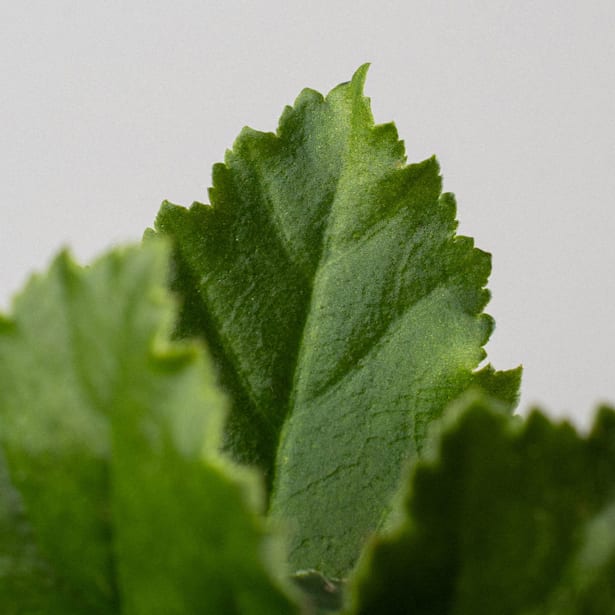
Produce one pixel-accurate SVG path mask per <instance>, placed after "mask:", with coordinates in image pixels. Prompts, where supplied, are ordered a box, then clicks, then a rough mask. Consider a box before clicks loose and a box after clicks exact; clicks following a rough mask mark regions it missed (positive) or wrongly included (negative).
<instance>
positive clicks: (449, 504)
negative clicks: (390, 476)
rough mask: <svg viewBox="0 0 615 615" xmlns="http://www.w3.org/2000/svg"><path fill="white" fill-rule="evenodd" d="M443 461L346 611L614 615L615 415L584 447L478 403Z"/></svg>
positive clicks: (429, 471) (564, 426)
mask: <svg viewBox="0 0 615 615" xmlns="http://www.w3.org/2000/svg"><path fill="white" fill-rule="evenodd" d="M436 450H437V451H438V452H437V454H436V455H435V456H434V457H433V458H431V459H430V460H426V461H422V462H420V463H419V464H417V466H416V468H415V470H414V472H413V474H412V476H411V482H410V489H409V494H408V497H407V500H406V513H407V516H406V518H405V520H404V522H403V524H402V525H401V526H400V527H398V528H397V530H396V531H395V532H393V533H391V534H389V535H382V536H379V537H376V538H374V539H373V540H372V543H371V545H370V547H369V548H368V550H367V551H366V554H365V556H364V558H363V559H362V561H361V564H360V566H359V567H358V569H357V571H356V573H355V577H354V578H353V579H352V581H351V590H350V594H351V595H352V605H351V607H350V608H349V609H348V611H347V612H349V613H353V614H354V615H357V614H361V615H367V614H372V613H373V614H377V613H378V614H380V613H390V614H392V615H394V614H396V613H399V614H402V613H404V614H405V613H415V614H416V615H423V614H424V615H428V614H429V615H439V614H442V615H445V614H446V615H453V614H455V615H465V614H468V615H469V614H472V615H482V614H484V615H487V614H489V615H492V614H493V613H498V615H530V614H531V615H538V614H539V613H540V614H543V615H546V614H547V613H549V614H550V615H555V613H558V614H559V613H570V614H571V615H572V613H575V614H576V613H596V615H598V613H610V612H612V608H613V607H612V605H613V604H614V602H613V589H612V579H613V576H612V574H613V572H614V571H615V569H614V564H615V541H614V540H612V536H613V534H609V532H613V531H614V530H615V525H614V522H615V517H614V515H613V510H614V509H613V507H614V505H615V504H614V502H615V499H614V497H615V483H614V481H613V476H615V413H614V412H613V411H612V410H608V409H603V410H602V411H601V412H600V414H599V415H598V417H597V419H596V422H595V425H594V428H593V430H592V432H591V433H590V434H589V435H588V436H587V437H585V438H584V437H582V436H580V435H579V434H578V433H577V432H576V431H575V430H574V429H573V428H572V427H571V426H570V425H569V424H568V423H561V424H554V423H552V422H550V421H549V420H548V419H547V418H545V417H544V415H542V414H541V413H539V412H538V411H534V412H533V413H532V414H531V415H530V416H529V417H528V419H527V420H526V421H518V420H515V419H514V418H511V417H509V416H507V415H506V414H505V413H503V412H501V408H500V406H499V405H498V404H493V403H491V402H488V401H487V400H486V399H484V398H480V397H475V398H474V399H472V400H471V401H467V400H466V406H465V408H463V409H458V411H457V412H453V417H452V418H451V419H450V422H448V423H447V425H446V427H445V428H444V429H443V431H442V433H441V436H440V440H439V446H438V447H436ZM564 605H566V608H563V609H560V607H563V606H564ZM589 605H594V606H593V607H592V608H593V610H591V609H590V610H584V608H585V606H589ZM595 605H601V606H602V607H606V606H608V609H606V610H600V608H595ZM582 606H583V608H581V607H582ZM609 609H610V610H609Z"/></svg>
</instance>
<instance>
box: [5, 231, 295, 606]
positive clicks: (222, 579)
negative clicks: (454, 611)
mask: <svg viewBox="0 0 615 615" xmlns="http://www.w3.org/2000/svg"><path fill="white" fill-rule="evenodd" d="M168 256H169V252H168V250H167V249H166V246H165V245H162V244H161V242H150V243H149V244H148V245H147V246H146V247H144V248H131V249H126V250H118V251H114V252H111V253H110V254H108V255H107V256H105V257H104V258H102V259H100V260H99V261H97V262H96V263H95V264H94V265H92V266H91V267H90V268H88V269H81V268H79V267H77V266H76V265H74V263H73V262H72V261H71V260H70V258H69V257H68V256H67V255H66V254H61V255H60V256H59V257H58V258H57V259H56V260H55V262H54V263H53V265H52V267H51V270H50V271H49V273H48V274H47V275H46V276H43V277H38V278H36V279H34V280H33V281H32V282H31V283H30V284H29V285H28V287H27V288H26V290H25V291H24V292H23V293H22V294H21V295H20V296H19V297H18V299H17V300H16V302H15V306H14V316H13V318H12V319H11V320H5V321H3V326H2V331H0V443H1V445H2V447H3V449H4V451H5V452H6V458H7V467H8V470H9V474H7V476H6V477H3V480H2V481H1V482H0V485H1V490H0V498H1V499H0V512H1V513H2V516H1V517H0V523H2V525H0V536H1V535H8V533H9V532H11V531H12V528H15V530H16V531H17V530H19V532H20V533H14V534H12V537H11V540H10V541H3V542H2V543H0V562H2V561H8V564H7V570H8V571H9V575H8V577H7V576H6V575H5V576H3V575H2V572H1V570H2V569H1V568H0V583H2V585H1V586H0V587H1V589H0V596H2V598H3V602H2V606H3V612H4V610H6V609H8V611H9V612H15V613H25V612H38V611H33V610H28V609H32V608H34V607H32V606H31V605H32V604H33V603H32V598H31V595H36V594H44V593H45V592H47V593H49V592H48V588H49V587H50V586H51V587H55V586H57V587H59V588H61V589H62V590H63V591H65V593H66V595H67V596H69V597H70V598H71V599H72V603H71V604H70V606H66V605H65V606H64V608H61V607H57V608H56V609H55V610H53V609H52V608H50V610H43V611H42V612H45V613H47V612H50V613H55V612H57V613H60V612H62V613H64V614H65V615H69V614H70V615H72V613H82V612H83V613H85V612H88V613H117V612H122V613H125V614H138V615H140V614H143V615H145V614H147V615H155V614H157V613H160V614H161V615H162V614H164V615H170V614H178V615H179V614H180V613H181V614H182V615H184V614H188V613H203V612H207V613H212V614H213V615H215V614H218V613H220V614H226V613H229V612H241V613H248V614H255V615H256V614H269V613H294V612H296V608H295V607H294V606H293V603H292V599H291V598H289V597H288V594H287V590H286V589H285V588H284V587H282V585H281V584H280V582H279V581H278V580H276V578H275V577H276V576H277V571H276V570H275V569H274V562H273V561H272V557H269V556H266V552H267V551H271V549H272V548H273V547H274V545H270V544H269V541H268V540H267V539H266V536H265V530H264V528H263V521H262V518H261V517H259V516H258V515H257V514H256V512H255V509H254V503H255V502H254V500H255V495H256V494H257V492H258V483H255V479H254V476H252V475H249V476H248V475H246V474H245V473H243V474H242V475H239V474H238V470H237V469H236V468H233V467H230V466H229V464H228V463H224V462H223V461H222V460H221V458H220V457H219V455H218V452H217V451H218V449H219V446H220V437H221V428H222V419H223V401H222V399H221V397H220V394H219V393H218V391H217V389H216V387H215V385H214V382H213V377H212V370H211V366H210V364H209V359H208V358H207V357H206V356H205V354H204V352H203V351H202V349H201V348H200V347H199V346H198V345H195V344H188V343H182V344H178V343H172V342H170V341H169V335H168V334H169V331H170V327H171V325H172V322H173V320H174V318H175V317H176V313H175V310H174V309H173V304H172V302H171V300H170V298H169V296H168V291H167V290H166V276H167V268H168ZM18 496H19V498H20V501H18ZM16 502H17V503H16ZM18 504H19V506H18ZM20 507H21V508H20ZM21 526H23V528H25V529H23V531H22V530H21V529H19V528H20V527H21ZM28 558H29V559H28ZM15 562H18V563H17V565H16V564H15ZM16 566H20V567H21V568H22V569H23V574H22V575H21V577H22V578H23V579H24V580H27V581H28V582H29V583H31V584H32V586H31V587H24V582H22V581H21V579H17V581H16V580H15V568H16ZM7 578H8V579H9V584H7V583H4V581H5V580H6V579H7ZM2 592H4V594H3V593H2ZM58 600H59V599H58Z"/></svg>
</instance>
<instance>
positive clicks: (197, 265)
mask: <svg viewBox="0 0 615 615" xmlns="http://www.w3.org/2000/svg"><path fill="white" fill-rule="evenodd" d="M366 70H367V67H365V66H364V67H362V68H361V69H359V70H358V71H357V73H356V74H355V76H354V78H353V79H352V81H351V82H349V83H345V84H342V85H340V86H338V87H337V88H335V89H334V90H333V91H331V92H330V93H329V94H328V96H327V97H326V98H323V97H322V96H321V95H320V94H318V93H316V92H314V91H311V90H305V91H304V92H302V94H301V95H300V96H299V98H298V99H297V101H296V102H295V105H294V107H292V108H291V107H288V108H287V109H286V110H285V112H284V114H283V115H282V118H281V120H280V125H279V128H278V131H277V133H276V134H272V133H259V132H256V131H253V130H249V129H245V130H244V131H243V132H242V133H241V135H240V136H239V138H238V139H237V141H236V142H235V144H234V147H233V150H232V151H229V152H227V155H226V158H225V163H224V164H219V165H216V166H215V167H214V173H213V188H212V189H211V191H210V198H211V203H212V204H211V206H208V205H202V204H195V205H193V206H192V208H191V209H190V210H185V209H183V208H181V207H177V206H173V205H170V204H168V203H167V204H164V205H163V207H162V209H161V211H160V214H159V216H158V218H157V221H156V228H157V230H158V231H159V232H160V233H162V234H166V235H170V236H172V237H173V239H174V241H175V246H176V255H177V258H176V278H175V284H174V287H175V288H176V289H177V290H179V292H180V293H181V294H182V295H183V296H184V297H185V304H184V312H183V320H182V323H181V324H180V327H179V330H180V333H181V332H182V331H186V332H190V333H195V332H200V334H201V335H203V336H204V337H205V338H206V339H207V340H208V341H209V343H210V345H211V346H212V348H213V350H214V356H215V357H216V359H217V362H218V365H219V367H220V369H221V372H222V381H223V383H224V384H225V385H226V388H227V391H229V393H230V394H231V397H232V399H233V410H232V414H231V422H230V427H229V429H228V434H229V435H228V439H229V443H230V444H229V446H230V448H231V450H233V451H234V453H235V455H236V456H237V457H239V458H241V459H245V460H250V461H252V462H257V463H259V464H260V465H261V466H262V467H264V468H265V471H266V472H268V475H269V476H270V477H271V475H272V472H273V474H274V478H273V481H272V487H273V488H272V496H271V506H270V510H271V514H272V516H274V517H275V518H279V519H288V520H291V521H292V523H293V525H294V527H296V528H297V530H298V531H297V532H296V533H295V534H294V536H293V539H292V542H291V556H290V559H291V566H293V567H294V568H296V569H300V568H301V569H303V568H316V569H319V570H321V571H323V572H324V573H326V574H328V575H331V576H343V575H345V574H346V573H347V572H348V570H349V569H350V568H351V567H352V565H353V564H354V561H355V559H356V557H357V555H358V552H359V550H360V546H361V544H362V543H363V541H364V539H365V537H366V536H367V535H368V534H369V533H370V532H371V531H372V530H373V529H374V528H375V527H376V526H377V525H378V524H379V523H381V522H382V519H381V517H382V515H383V514H384V512H385V509H386V507H387V504H388V501H389V499H390V497H391V496H392V494H393V493H394V491H395V489H396V486H397V483H398V480H399V477H400V473H399V472H400V470H398V469H399V468H401V467H402V465H403V464H404V463H405V462H407V461H408V459H411V458H413V457H415V456H416V455H417V454H418V453H420V451H421V449H422V446H423V443H424V441H425V436H426V431H427V426H428V425H429V424H430V422H431V421H432V420H433V419H435V418H437V417H438V416H440V414H441V412H442V409H443V408H444V406H445V405H446V404H447V403H448V402H449V401H450V400H451V399H453V398H454V397H456V396H457V395H459V394H460V393H461V392H462V391H463V390H465V389H466V388H467V387H469V386H470V385H471V384H473V370H474V369H475V368H476V367H477V366H478V364H479V362H480V361H481V360H482V358H483V357H484V351H483V349H482V346H483V345H484V343H485V342H486V341H487V338H488V336H489V334H490V332H491V329H492V326H493V323H492V321H491V319H490V318H489V317H487V316H486V315H484V314H482V313H481V311H482V309H483V307H484V305H485V304H486V302H487V300H488V293H487V291H486V290H485V288H484V286H485V284H486V281H487V277H488V274H489V271H490V259H489V256H488V255H487V254H485V253H484V252H481V251H480V250H477V249H475V248H474V246H473V243H472V240H470V239H468V238H465V237H458V236H456V235H455V229H456V225H457V223H456V221H455V202H454V198H453V196H452V195H451V194H442V192H441V178H440V175H439V167H438V164H437V162H436V161H435V159H433V158H432V159H429V160H426V161H424V162H422V163H419V164H413V165H409V166H406V164H405V162H406V161H405V155H404V147H403V143H402V142H401V141H399V140H398V137H397V132H396V129H395V127H394V126H393V125H392V124H385V125H377V126H376V125H374V122H373V118H372V115H371V111H370V106H369V101H368V99H367V98H365V97H364V96H363V84H364V80H365V75H366Z"/></svg>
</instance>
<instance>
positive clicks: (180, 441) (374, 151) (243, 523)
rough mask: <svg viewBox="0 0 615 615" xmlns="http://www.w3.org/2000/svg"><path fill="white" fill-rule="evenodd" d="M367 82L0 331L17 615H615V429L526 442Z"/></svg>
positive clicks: (5, 484)
mask: <svg viewBox="0 0 615 615" xmlns="http://www.w3.org/2000/svg"><path fill="white" fill-rule="evenodd" d="M366 72H367V66H363V67H361V68H360V69H359V70H358V71H357V72H356V73H355V75H354V77H353V78H352V80H351V81H350V82H348V83H343V84H341V85H339V86H338V87H336V88H335V89H333V90H332V91H331V92H330V93H329V94H328V95H327V96H324V97H323V96H322V95H321V94H319V93H317V92H314V91H313V90H304V91H303V92H302V93H301V94H300V95H299V97H298V98H297V100H296V102H295V104H294V105H293V106H292V107H287V108H286V109H285V111H284V113H283V114H282V117H281V119H280V123H279V127H278V129H277V131H276V133H262V132H257V131H254V130H251V129H247V128H246V129H244V130H243V131H242V133H241V134H240V136H239V137H238V139H237V140H236V142H235V144H234V146H233V148H232V150H229V151H228V152H227V153H226V156H225V160H224V163H220V164H217V165H215V166H214V170H213V182H212V184H213V185H212V188H211V189H210V193H209V196H210V203H209V204H202V203H194V204H193V205H192V206H191V207H190V208H189V209H185V208H183V207H180V206H177V205H173V204H171V203H168V202H165V203H163V205H162V208H161V210H160V212H159V214H158V217H157V219H156V223H155V226H154V229H150V230H148V231H147V233H146V237H145V239H144V241H143V243H142V244H141V245H140V246H135V247H130V248H117V249H115V250H112V251H111V252H109V253H108V254H107V255H105V256H103V257H102V258H100V259H99V260H98V261H96V262H95V263H93V264H92V265H91V266H90V267H88V268H82V267H79V266H78V265H76V264H75V263H74V262H73V261H72V260H71V258H70V256H69V255H68V254H67V253H66V252H62V253H60V255H59V256H58V257H57V258H56V259H55V260H54V262H53V263H52V265H51V267H50V269H49V271H48V272H47V273H46V274H43V275H39V276H35V277H33V278H32V279H31V280H30V281H29V283H28V284H27V286H26V287H25V289H24V290H23V292H22V293H21V294H20V295H18V296H17V297H16V299H15V301H14V304H13V307H12V311H11V314H10V315H8V316H6V317H3V318H2V319H1V320H0V606H1V607H2V613H8V614H9V615H18V614H19V615H26V614H28V615H29V614H35V613H36V614H41V615H43V614H49V615H55V614H58V615H59V614H63V615H72V614H81V613H84V614H85V613H88V614H92V613H93V614H101V615H103V614H105V615H106V614H109V615H110V614H112V613H121V614H126V615H133V614H134V615H152V614H154V615H155V614H157V613H159V614H160V615H173V614H177V615H180V614H186V615H188V614H192V613H194V614H197V613H207V614H208V615H217V614H220V615H224V614H227V613H228V614H231V613H242V614H243V613H245V614H248V615H251V614H255V615H256V614H261V613H262V614H278V613H279V614H281V615H283V614H285V613H289V614H291V613H296V614H300V613H301V614H309V613H313V614H316V613H344V614H346V615H358V614H368V613H369V614H371V613H373V614H380V613H408V614H413V615H422V614H424V615H435V614H442V615H465V614H466V613H468V614H469V613H472V614H474V615H480V614H482V613H485V614H488V613H489V614H492V613H501V614H502V615H509V614H510V615H555V614H556V613H563V614H565V615H567V614H570V615H572V614H574V613H588V614H590V615H592V614H594V613H595V614H596V615H598V614H600V615H603V614H604V613H615V595H614V594H615V590H614V589H613V587H615V585H614V584H613V583H612V581H613V580H614V575H615V538H613V537H614V536H615V499H614V487H615V480H614V479H613V478H612V477H613V476H615V413H614V412H613V411H612V410H610V409H608V408H606V407H603V408H601V409H600V411H599V413H598V415H597V417H596V420H595V423H594V427H593V429H592V431H591V433H589V434H588V435H587V436H582V435H580V434H578V433H577V432H576V431H575V430H574V429H573V428H572V427H571V426H570V425H569V424H566V423H563V424H554V423H552V422H551V421H549V420H548V419H547V418H546V417H545V416H544V415H543V414H541V413H540V412H539V411H537V410H536V411H534V412H533V413H532V414H531V415H530V416H529V417H528V418H527V419H521V418H520V417H517V416H512V410H513V409H514V406H515V404H516V400H517V397H518V388H519V383H520V376H521V372H520V368H517V369H512V370H508V371H496V370H495V369H494V368H493V367H491V366H490V365H484V366H482V367H481V362H483V360H484V358H485V352H484V350H483V346H484V345H485V343H486V342H487V340H488V337H489V335H490V333H491V331H492V328H493V321H492V319H491V318H490V317H489V316H487V315H486V314H485V313H484V312H483V310H484V307H485V305H486V303H487V301H488V298H489V294H488V291H487V290H486V288H485V285H486V283H487V278H488V275H489V272H490V266H491V265H490V256H489V255H488V254H486V253H485V252H482V251H480V250H479V249H477V248H475V247H474V244H473V242H472V240H471V239H469V238H467V237H461V236H458V235H457V234H456V232H455V231H456V226H457V222H456V220H455V215H456V207H455V200H454V198H453V195H452V194H450V193H443V192H442V180H441V177H440V172H439V167H438V164H437V162H436V160H435V158H430V159H428V160H426V161H423V162H420V163H417V164H407V163H406V157H405V153H404V146H403V143H402V142H401V141H400V140H399V139H398V136H397V132H396V129H395V127H394V125H393V124H382V125H376V124H375V123H374V120H373V118H372V114H371V111H370V105H369V99H367V98H366V97H365V96H364V94H363V87H364V81H365V76H366Z"/></svg>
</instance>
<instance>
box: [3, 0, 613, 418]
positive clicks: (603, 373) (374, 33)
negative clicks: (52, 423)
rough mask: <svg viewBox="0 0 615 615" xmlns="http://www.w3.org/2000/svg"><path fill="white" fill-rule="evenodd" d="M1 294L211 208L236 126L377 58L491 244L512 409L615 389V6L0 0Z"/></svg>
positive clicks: (485, 245) (379, 105)
mask: <svg viewBox="0 0 615 615" xmlns="http://www.w3.org/2000/svg"><path fill="white" fill-rule="evenodd" d="M0 34H1V36H0V75H1V80H2V87H0V131H1V132H0V134H1V141H0V143H1V146H2V147H1V149H0V190H1V201H0V202H1V205H0V207H1V213H2V216H1V226H0V307H1V308H2V309H3V310H4V311H6V310H8V309H9V306H10V297H11V296H12V295H13V294H14V293H15V292H16V291H17V290H18V289H19V288H20V287H21V286H22V285H23V284H24V282H25V280H26V279H27V276H28V274H29V273H30V272H31V271H35V270H36V271H40V270H43V269H44V268H45V267H46V266H47V264H48V262H49V260H50V258H51V257H52V255H53V254H54V253H55V252H56V251H57V250H58V249H59V248H60V247H61V246H66V245H67V246H70V247H71V249H72V250H73V252H74V254H75V255H76V257H77V258H78V259H79V260H80V261H81V262H87V261H88V260H89V259H91V258H92V257H94V256H95V255H97V254H99V253H101V252H102V251H104V250H106V249H108V248H109V247H110V246H112V245H115V244H118V243H124V242H134V241H138V240H139V239H140V237H141V234H142V231H143V229H144V228H145V227H147V226H149V225H151V224H152V222H153V220H154V217H155V215H156V212H157V209H158V206H159V204H160V202H161V201H162V200H163V199H165V198H168V199H169V200H171V201H173V202H176V203H180V204H185V205H189V204H190V203H191V202H192V201H194V200H201V201H207V187H208V186H209V183H210V177H211V176H210V170H211V166H212V164H213V163H214V162H217V161H220V160H222V157H223V155H224V151H225V149H226V148H228V147H230V146H231V145H232V143H233V140H234V138H235V137H236V135H237V134H238V133H239V131H240V129H241V127H242V126H244V125H246V124H247V125H250V126H252V127H253V128H257V129H260V130H267V131H271V130H275V128H276V126H277V120H278V117H279V115H280V113H281V111H282V109H283V107H284V105H286V104H290V103H292V102H293V100H294V99H295V97H296V96H297V94H298V93H299V92H300V90H301V89H302V88H303V87H306V86H309V87H312V88H315V89H317V90H319V91H321V92H323V93H324V92H327V91H328V90H329V89H331V88H332V87H334V86H335V85H336V84H337V83H339V82H341V81H347V80H348V79H349V78H350V77H351V75H352V73H353V72H354V70H355V69H356V68H357V67H358V66H359V65H360V64H362V63H364V62H371V63H372V66H371V69H370V73H369V76H368V80H367V85H366V93H367V95H368V96H370V97H371V98H372V108H373V111H374V115H375V119H376V121H377V122H386V121H390V120H393V121H395V123H396V124H397V127H398V130H399V133H400V136H401V138H403V139H404V140H405V142H406V148H407V152H408V160H409V161H410V162H416V161H419V160H422V159H424V158H426V157H428V156H431V155H432V154H434V153H435V154H436V155H437V156H438V159H439V160H440V163H441V166H442V172H443V176H444V187H445V190H447V191H451V192H454V193H455V194H456V196H457V200H458V218H459V220H460V233H462V234H465V235H470V236H472V237H474V238H475V239H476V243H477V245H478V247H480V248H482V249H484V250H487V251H489V252H491V253H492V254H493V273H492V276H491V281H490V284H489V287H490V289H491V291H492V294H493V299H492V301H491V302H490V304H489V306H488V309H487V311H488V312H489V313H490V314H491V315H493V316H494V318H495V319H496V322H497V328H496V331H495V332H494V334H493V335H492V338H491V341H490V342H489V344H488V346H487V350H488V353H489V359H490V360H491V361H492V362H493V363H494V364H495V366H496V367H498V368H509V367H513V366H516V365H518V364H519V363H522V364H523V365H524V369H525V374H524V382H523V395H522V400H521V405H520V409H521V411H522V412H526V411H527V409H528V408H529V406H530V405H532V404H536V403H539V404H540V405H541V406H542V407H544V408H545V409H546V410H548V411H549V412H550V413H551V414H553V415H558V416H560V415H568V416H573V417H574V418H575V420H576V421H577V422H578V423H580V424H587V421H588V419H589V417H590V416H591V415H592V413H593V408H594V406H595V404H596V403H597V402H598V401H610V402H615V378H614V376H615V319H614V317H615V310H614V308H615V277H614V276H613V265H614V264H615V247H614V243H613V238H614V236H615V212H614V208H615V172H614V166H615V119H614V111H615V104H614V103H615V2H613V0H605V1H591V0H590V1H587V2H580V1H562V0H559V1H554V0H548V1H545V0H543V1H541V2H529V1H518V0H517V1H515V2H513V1H511V2H503V1H495V0H481V1H476V2H469V1H457V2H453V1H451V2H443V1H429V2H427V1H421V2H419V1H412V0H406V1H403V2H402V1H386V0H378V1H377V2H376V1H375V0H374V1H372V2H366V1H363V0H350V1H349V0H344V1H339V2H336V1H334V0H328V1H322V0H317V1H310V2H305V1H304V2H294V1H292V0H286V1H285V2H272V1H269V2H240V1H236V0H235V1H233V0H225V1H220V0H210V1H205V2H182V1H174V2H155V1H150V2H144V1H131V2H118V1H104V2H103V1H97V2H82V1H79V2H77V1H71V2H68V1H62V0H57V1H54V2H44V1H39V2H32V1H27V0H25V1H24V0H20V1H19V2H3V3H2V8H0Z"/></svg>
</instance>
